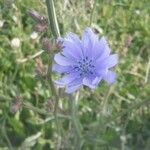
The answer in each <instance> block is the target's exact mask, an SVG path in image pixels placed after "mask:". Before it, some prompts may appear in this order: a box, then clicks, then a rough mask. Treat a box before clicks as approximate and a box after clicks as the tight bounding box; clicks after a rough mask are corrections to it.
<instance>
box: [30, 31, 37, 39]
mask: <svg viewBox="0 0 150 150" xmlns="http://www.w3.org/2000/svg"><path fill="white" fill-rule="evenodd" d="M37 37H38V33H37V32H32V34H31V35H30V38H31V39H33V40H35V39H36V38H37Z"/></svg>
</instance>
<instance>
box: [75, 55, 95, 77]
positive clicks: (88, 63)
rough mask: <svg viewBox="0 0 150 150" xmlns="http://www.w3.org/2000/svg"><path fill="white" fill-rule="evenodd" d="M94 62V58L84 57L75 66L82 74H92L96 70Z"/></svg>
mask: <svg viewBox="0 0 150 150" xmlns="http://www.w3.org/2000/svg"><path fill="white" fill-rule="evenodd" d="M94 68H95V66H94V64H93V60H92V59H89V58H88V57H85V58H83V59H82V60H80V61H78V63H77V65H76V66H75V67H74V69H75V70H76V71H79V72H80V76H88V75H92V74H93V72H94Z"/></svg>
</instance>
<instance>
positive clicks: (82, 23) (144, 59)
mask: <svg viewBox="0 0 150 150" xmlns="http://www.w3.org/2000/svg"><path fill="white" fill-rule="evenodd" d="M95 1H96V2H95V4H94V0H59V1H56V0H55V6H56V13H57V17H58V22H59V27H60V31H61V34H62V35H65V34H66V33H67V32H70V31H71V32H76V33H78V34H80V33H81V32H82V30H83V29H84V28H85V27H87V26H89V25H90V20H91V18H92V24H91V26H92V27H93V28H94V29H95V30H96V31H97V32H98V33H99V34H100V36H102V35H104V36H106V37H107V39H108V41H109V43H110V45H111V47H112V50H113V52H116V53H118V54H119V59H120V60H119V65H118V66H117V67H116V71H117V73H118V79H117V82H116V83H115V84H114V85H112V86H111V87H109V86H108V85H107V84H106V83H104V82H102V83H101V84H100V85H99V87H98V88H97V89H96V90H95V91H90V90H89V89H86V88H85V89H84V90H81V92H80V96H79V97H80V100H79V110H78V115H79V119H80V122H81V124H82V126H83V137H84V143H83V145H82V149H83V150H149V149H150V109H149V105H148V104H149V101H148V100H150V81H149V69H150V68H149V66H148V63H149V64H150V49H149V47H150V17H149V13H150V7H149V6H150V1H149V0H95ZM93 7H94V9H93ZM29 9H35V10H37V11H39V12H40V13H41V14H44V15H46V7H45V4H44V1H41V0H36V1H35V0H24V1H23V0H0V149H2V150H3V149H5V150H6V149H22V150H24V149H25V150H26V149H36V150H41V149H45V150H49V149H56V142H57V141H56V127H55V122H54V119H53V113H52V109H53V108H51V107H52V105H53V104H52V103H53V101H52V100H51V92H50V91H49V89H48V84H47V83H45V82H43V81H42V80H40V79H37V78H35V68H36V67H37V66H39V64H41V65H42V66H44V67H47V61H48V56H47V54H46V53H43V54H42V55H41V56H40V57H39V58H36V59H29V60H28V61H26V62H23V63H21V61H22V60H24V58H29V56H32V55H34V54H35V53H37V52H38V51H40V49H41V46H40V44H39V43H40V41H41V39H42V37H44V36H47V35H50V36H49V37H50V38H51V37H52V35H51V32H50V34H49V33H47V32H45V33H38V34H37V33H35V32H33V29H32V28H33V26H34V24H35V22H34V21H33V20H32V19H31V18H30V17H29V16H28V14H27V10H29ZM91 14H93V15H92V16H91ZM41 60H42V61H41ZM42 62H43V64H42ZM54 76H55V75H54ZM17 96H20V97H21V99H22V101H23V102H24V103H27V104H29V107H28V108H29V109H28V108H26V107H22V108H21V109H20V110H19V111H18V112H17V113H13V112H12V111H11V108H12V105H13V103H14V99H15V98H16V97H17ZM49 98H50V100H49ZM49 101H52V102H51V104H50V106H49V105H48V104H49V103H48V102H49ZM67 101H68V100H67V99H65V96H63V95H62V96H61V100H60V103H61V106H62V108H61V109H62V110H60V113H61V114H67V115H69V108H68V102H67ZM31 106H35V107H36V108H39V109H38V110H35V111H34V110H33V109H32V107H31ZM47 108H49V109H50V110H49V115H45V114H41V113H38V112H39V110H41V111H43V110H44V111H45V110H47ZM37 111H38V112H37ZM47 111H48V110H47ZM72 130H73V129H72V128H71V127H70V122H69V121H68V119H61V132H62V144H61V149H64V150H67V149H69V150H70V149H75V148H74V147H73V146H72V142H73V140H72V139H73V136H74V135H73V131H72Z"/></svg>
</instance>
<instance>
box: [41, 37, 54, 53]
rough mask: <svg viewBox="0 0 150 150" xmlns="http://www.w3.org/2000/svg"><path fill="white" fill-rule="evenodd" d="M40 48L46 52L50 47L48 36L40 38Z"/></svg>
mask: <svg viewBox="0 0 150 150" xmlns="http://www.w3.org/2000/svg"><path fill="white" fill-rule="evenodd" d="M42 49H43V50H45V51H46V52H49V51H50V50H51V49H52V42H51V40H50V39H48V38H43V40H42Z"/></svg>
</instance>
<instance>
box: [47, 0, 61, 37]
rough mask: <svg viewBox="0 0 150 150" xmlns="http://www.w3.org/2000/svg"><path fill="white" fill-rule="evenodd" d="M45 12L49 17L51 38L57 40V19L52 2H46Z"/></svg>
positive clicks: (50, 0) (58, 34)
mask: <svg viewBox="0 0 150 150" xmlns="http://www.w3.org/2000/svg"><path fill="white" fill-rule="evenodd" d="M46 6H47V12H48V17H49V24H50V28H51V30H52V33H53V36H54V37H55V38H58V37H59V36H60V32H59V27H58V22H57V17H56V13H55V7H54V1H53V0H46Z"/></svg>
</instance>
